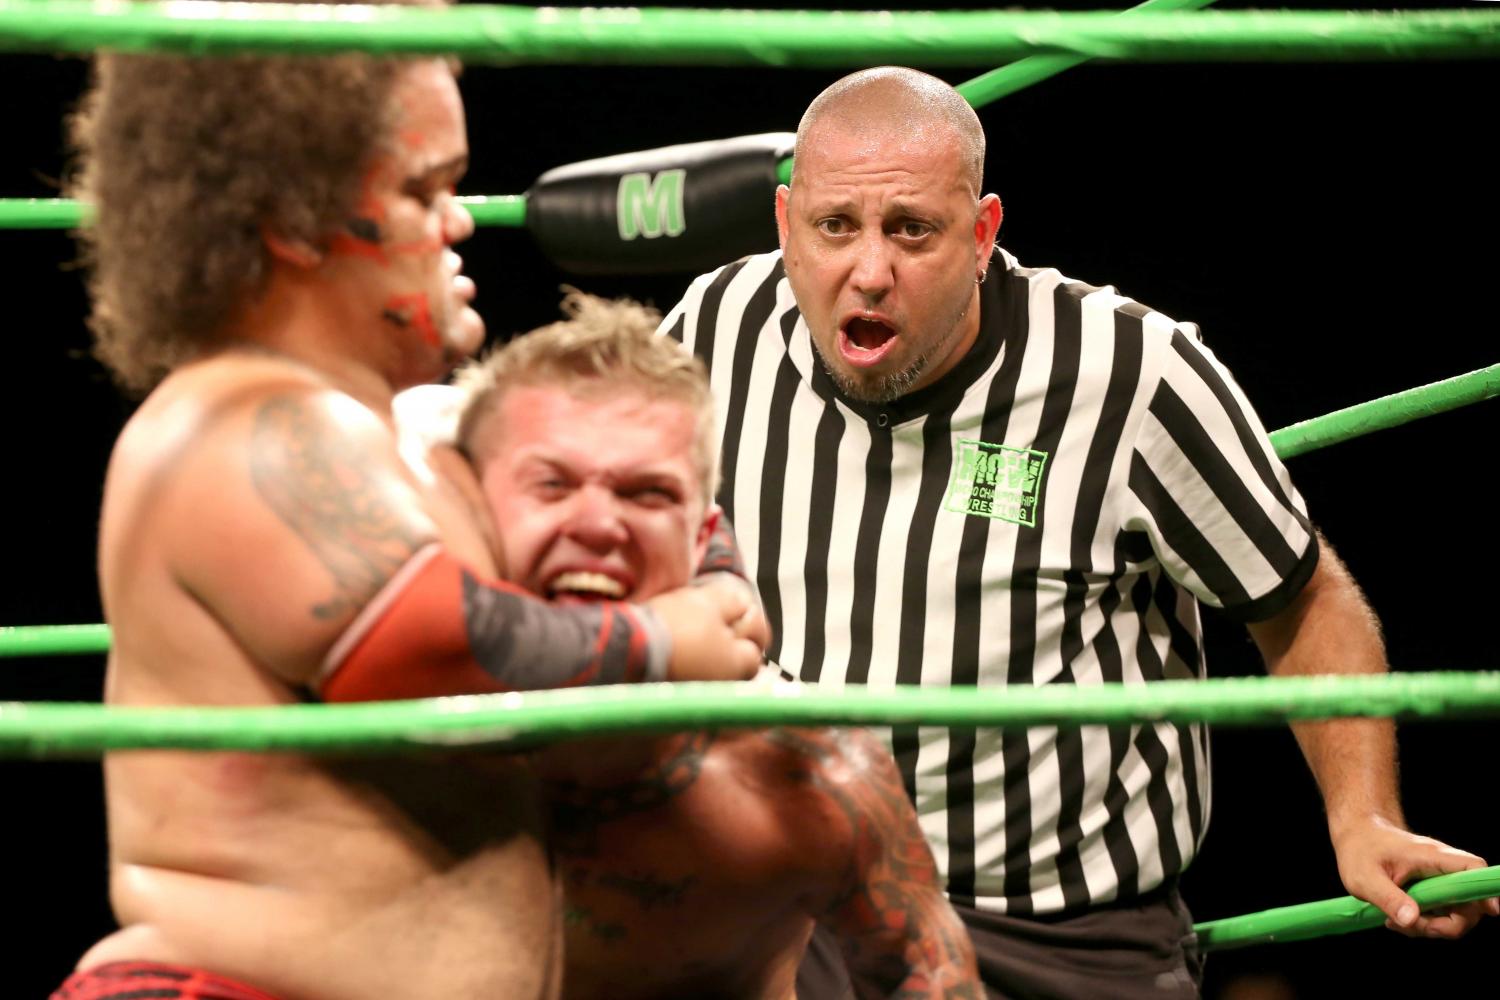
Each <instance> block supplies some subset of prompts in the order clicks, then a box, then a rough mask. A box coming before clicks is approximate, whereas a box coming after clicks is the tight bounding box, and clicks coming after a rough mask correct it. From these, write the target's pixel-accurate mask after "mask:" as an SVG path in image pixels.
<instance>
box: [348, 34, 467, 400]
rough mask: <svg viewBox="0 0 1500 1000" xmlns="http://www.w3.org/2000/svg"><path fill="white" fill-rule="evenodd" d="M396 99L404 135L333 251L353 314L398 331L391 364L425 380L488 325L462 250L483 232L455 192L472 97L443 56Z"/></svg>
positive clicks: (397, 133) (421, 65)
mask: <svg viewBox="0 0 1500 1000" xmlns="http://www.w3.org/2000/svg"><path fill="white" fill-rule="evenodd" d="M391 101H392V103H393V105H394V106H395V112H396V114H395V124H394V128H393V132H394V134H393V135H392V137H391V139H390V142H389V144H388V147H387V148H386V149H384V150H382V151H381V152H379V153H378V154H377V155H376V157H375V159H374V161H373V163H372V164H371V167H370V169H369V170H368V171H367V172H366V174H365V176H364V178H363V179H362V181H361V185H360V191H359V199H358V202H357V204H356V207H355V209H354V213H353V215H352V217H351V218H350V219H348V220H347V222H346V223H345V225H344V227H343V228H342V229H341V230H340V231H338V232H336V233H334V234H333V236H332V237H331V238H330V239H329V240H328V244H327V247H326V250H325V254H326V259H327V267H328V268H329V271H330V274H331V275H332V276H333V277H334V279H335V281H336V282H337V283H338V285H339V287H342V288H344V289H346V290H347V292H346V294H347V296H348V299H349V301H348V304H347V309H348V310H349V311H350V312H351V313H353V314H354V315H356V316H361V317H366V318H368V319H370V320H373V321H374V322H377V323H379V324H380V327H381V328H382V329H384V330H386V331H387V333H388V334H389V336H388V337H385V338H384V339H383V340H382V341H381V343H380V344H379V345H378V349H380V350H383V351H384V352H385V353H386V355H387V357H386V358H385V359H384V360H385V362H386V366H387V367H390V368H391V369H392V370H393V371H394V372H395V373H396V379H397V381H398V382H399V383H401V384H418V383H421V382H427V381H431V380H433V379H434V378H437V377H439V376H441V375H442V374H443V373H444V372H445V371H447V369H448V368H450V367H451V366H452V365H453V364H454V363H455V362H457V361H458V360H460V359H462V358H464V357H467V356H469V355H471V354H473V353H474V352H475V351H477V350H478V349H479V347H480V345H481V344H482V343H483V341H484V322H483V320H481V319H480V318H479V315H478V313H476V312H475V311H474V310H473V308H471V306H470V302H472V300H473V298H474V292H475V288H474V282H473V281H472V280H471V279H469V278H468V277H465V276H464V275H463V274H462V273H461V272H462V268H463V261H462V259H461V258H460V257H459V255H458V254H457V253H455V252H454V251H453V249H452V247H453V245H454V244H456V243H459V242H462V241H463V240H465V239H467V238H468V237H469V235H470V234H471V233H473V231H474V220H473V218H472V217H471V216H470V215H469V213H468V211H467V210H466V209H465V208H464V207H463V206H462V205H460V204H459V203H458V202H457V200H456V199H455V197H454V190H453V189H454V185H455V184H457V182H458V180H459V179H460V178H461V177H462V176H463V174H464V171H465V170H466V169H467V167H468V161H469V147H468V139H467V137H466V134H465V126H464V108H463V101H462V99H461V98H460V97H459V93H458V86H457V84H456V82H455V81H454V79H453V72H452V70H450V69H449V68H448V66H447V64H446V63H444V62H443V61H442V60H437V59H430V60H423V61H421V62H418V63H414V64H412V65H411V66H410V67H409V68H407V69H405V70H404V71H403V72H402V73H401V75H400V76H399V77H398V78H397V80H396V82H395V85H394V87H393V89H392V92H391ZM366 314H369V315H368V316H366Z"/></svg>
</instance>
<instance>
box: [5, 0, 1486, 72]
mask: <svg viewBox="0 0 1500 1000" xmlns="http://www.w3.org/2000/svg"><path fill="white" fill-rule="evenodd" d="M1118 13H1119V12H1118V11H1081V12H1072V13H1056V12H1051V11H973V12H903V11H897V12H890V11H832V12H823V11H754V10H723V11H715V10H667V9H661V8H649V7H645V8H628V7H622V8H580V9H561V8H540V9H536V8H530V7H516V6H508V5H477V4H476V5H465V6H462V7H452V8H447V9H441V10H434V9H423V8H393V7H385V6H365V7H359V6H336V5H309V6H305V7H296V6H289V5H261V4H256V5H254V6H253V7H251V6H246V5H235V4H215V3H210V2H203V3H198V4H193V5H191V7H189V5H187V4H183V5H159V4H152V3H139V2H122V3H111V4H109V5H108V6H96V5H94V4H93V3H91V2H88V0H51V2H49V3H46V4H38V3H36V2H35V0H0V50H10V51H44V52H68V53H84V52H92V51H93V50H95V49H98V48H110V49H115V50H120V51H134V52H140V51H152V52H174V53H183V54H189V55H209V54H224V53H230V52H297V53H303V54H311V53H329V52H340V51H363V52H376V53H382V54H389V55H417V54H424V53H446V54H452V55H456V56H459V57H461V58H463V59H465V60H467V61H469V62H484V63H493V64H499V65H512V66H513V65H523V64H532V63H553V64H555V63H574V62H588V63H615V64H636V65H640V64H650V65H663V64H667V65H671V64H679V65H680V64H688V63H693V64H699V65H717V66H750V65H769V66H777V67H787V66H821V67H833V66H855V65H874V64H879V63H886V62H892V61H900V60H908V61H910V60H912V59H916V60H917V61H918V62H920V63H922V64H923V65H957V66H964V65H974V64H976V63H977V64H983V65H993V64H994V63H995V62H996V61H997V60H998V61H1003V60H1007V59H1016V58H1020V57H1022V56H1026V55H1031V54H1034V53H1040V54H1053V55H1069V56H1079V57H1083V58H1089V59H1093V58H1104V59H1136V60H1153V61H1169V60H1177V61H1182V60H1187V61H1204V60H1232V59H1253V60H1296V59H1301V60H1309V59H1315V60H1329V59H1351V60H1354V59H1357V60H1392V59H1401V60H1406V59H1418V58H1434V57H1443V58H1487V57H1491V56H1494V55H1497V54H1500V12H1495V11H1485V10H1438V11H1405V12H1402V13H1400V14H1390V13H1350V12H1345V11H1283V12H1274V13H1268V12H1261V11H1234V12H1219V13H1215V14H1192V15H1186V16H1185V15H1182V14H1179V13H1172V12H1165V13H1150V12H1148V13H1144V14H1137V15H1134V16H1131V17H1128V18H1121V17H1118V16H1117V15H1118Z"/></svg>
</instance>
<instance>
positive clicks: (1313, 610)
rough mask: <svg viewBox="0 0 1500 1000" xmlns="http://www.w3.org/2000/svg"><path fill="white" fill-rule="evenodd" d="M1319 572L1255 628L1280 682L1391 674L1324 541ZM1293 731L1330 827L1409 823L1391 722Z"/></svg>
mask: <svg viewBox="0 0 1500 1000" xmlns="http://www.w3.org/2000/svg"><path fill="white" fill-rule="evenodd" d="M1320 544H1321V545H1322V551H1321V552H1320V554H1319V560H1318V568H1317V569H1316V570H1315V571H1314V573H1313V576H1312V579H1310V580H1309V581H1308V583H1307V586H1306V587H1305V588H1304V589H1303V591H1302V593H1300V594H1299V595H1298V596H1297V598H1296V600H1294V601H1293V602H1292V604H1291V605H1290V606H1289V607H1288V608H1287V609H1286V610H1285V611H1283V612H1282V613H1281V614H1279V615H1277V616H1276V617H1274V618H1272V619H1270V620H1268V621H1266V622H1261V623H1257V624H1254V625H1252V626H1251V627H1250V631H1251V634H1252V635H1253V636H1254V637H1255V641H1256V644H1257V645H1258V646H1259V647H1260V650H1261V654H1262V655H1263V656H1264V657H1265V659H1266V669H1267V670H1269V671H1270V672H1271V673H1272V674H1274V675H1277V676H1297V675H1306V674H1380V673H1385V672H1386V671H1387V664H1386V657H1385V645H1384V643H1383V642H1382V641H1381V637H1380V623H1379V621H1378V620H1377V619H1376V617H1375V614H1374V612H1372V611H1371V610H1370V607H1369V605H1368V603H1367V602H1366V601H1365V598H1364V595H1363V594H1362V593H1361V592H1360V590H1359V586H1358V585H1357V584H1356V583H1355V582H1354V579H1353V578H1352V577H1351V576H1350V575H1349V572H1348V570H1347V569H1345V567H1344V565H1343V563H1342V562H1341V561H1340V560H1339V558H1338V556H1337V555H1336V554H1335V553H1334V552H1333V550H1332V549H1331V548H1330V547H1329V546H1328V544H1327V542H1326V541H1322V540H1321V538H1320ZM1292 732H1293V733H1294V734H1295V735H1296V737H1297V742H1298V744H1299V745H1300V746H1301V748H1302V753H1303V756H1304V757H1306V758H1307V763H1308V767H1309V768H1311V770H1312V772H1313V777H1314V778H1315V779H1316V780H1317V782H1318V788H1319V790H1320V791H1321V792H1322V794H1323V803H1324V806H1325V808H1326V809H1327V811H1328V824H1329V829H1330V831H1331V832H1332V833H1334V834H1335V837H1336V836H1337V834H1338V832H1339V830H1340V829H1341V828H1343V827H1344V826H1346V825H1348V824H1350V823H1355V822H1360V821H1364V820H1369V819H1372V818H1379V819H1384V820H1386V821H1388V822H1391V823H1394V824H1397V825H1404V823H1403V818H1402V815H1401V803H1400V792H1399V786H1398V782H1397V776H1396V728H1395V724H1394V723H1393V722H1392V721H1391V720H1390V719H1330V720H1326V721H1322V722H1300V723H1296V724H1294V725H1293V726H1292Z"/></svg>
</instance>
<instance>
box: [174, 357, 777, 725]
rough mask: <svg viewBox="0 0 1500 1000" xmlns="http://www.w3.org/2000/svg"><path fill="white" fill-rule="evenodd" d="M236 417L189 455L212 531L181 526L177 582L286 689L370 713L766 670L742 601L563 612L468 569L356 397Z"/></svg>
mask: <svg viewBox="0 0 1500 1000" xmlns="http://www.w3.org/2000/svg"><path fill="white" fill-rule="evenodd" d="M240 409H241V410H242V411H243V412H241V413H240V414H238V415H237V418H234V419H231V418H226V419H224V420H221V421H219V423H220V424H223V425H228V429H225V428H223V427H221V428H220V429H218V430H216V431H215V432H214V436H216V437H217V438H218V440H217V441H209V442H202V443H199V444H197V445H195V454H196V455H197V456H198V460H197V461H196V462H194V463H193V464H192V469H191V470H190V473H189V475H190V477H191V478H192V479H193V480H194V486H195V490H194V491H190V492H196V493H197V494H198V495H197V496H195V497H192V498H191V499H190V501H189V502H188V503H187V504H185V507H186V508H187V510H186V511H185V513H190V512H191V511H192V510H197V511H199V512H201V516H200V520H209V521H210V525H209V526H208V527H207V529H205V528H204V527H203V526H202V525H201V524H199V523H197V522H195V521H193V520H191V519H189V518H186V517H185V518H184V519H183V520H184V523H183V528H182V531H181V532H180V533H179V534H180V535H182V536H185V537H186V541H185V543H184V544H182V545H181V549H182V551H181V553H180V554H179V558H178V560H177V561H178V563H179V567H178V572H179V575H180V577H181V578H182V582H183V585H184V586H185V588H186V589H188V590H189V592H191V593H193V594H194V595H195V596H196V597H197V598H198V599H199V600H200V601H201V602H202V603H203V604H204V605H205V607H207V608H208V609H209V610H210V612H211V613H212V614H213V615H214V616H215V617H216V618H217V619H218V620H219V621H220V622H221V623H223V624H224V626H225V627H226V628H227V629H228V630H229V631H230V632H231V633H232V634H233V635H234V636H235V638H236V639H237V640H238V641H239V642H240V643H241V644H243V645H244V646H245V647H246V649H247V650H248V651H249V652H250V653H251V654H252V655H253V656H254V657H255V658H256V659H257V660H258V661H259V662H261V663H263V664H266V665H267V667H268V669H270V670H272V671H273V672H275V673H277V674H278V675H279V676H281V678H282V679H283V680H285V681H287V682H288V683H290V684H293V685H297V686H306V687H313V688H315V689H321V690H322V692H323V694H324V695H325V696H328V697H331V698H334V699H338V700H363V699H369V698H399V697H422V696H429V695H440V694H458V693H472V692H483V691H496V690H514V689H517V688H536V687H543V688H544V687H556V686H563V685H568V684H577V683H597V682H608V681H613V680H639V679H645V678H647V677H649V676H652V675H653V670H652V669H651V668H652V664H653V662H655V663H656V664H658V665H664V664H667V663H668V662H669V661H668V656H669V655H670V657H671V660H670V665H671V666H672V667H673V668H676V669H678V670H682V669H683V668H686V669H687V670H688V671H689V672H691V670H692V669H694V668H695V667H706V668H708V669H709V670H711V671H717V672H719V673H720V674H721V675H727V676H733V677H742V676H747V675H748V674H749V673H752V672H753V670H754V668H755V666H756V665H757V664H758V662H759V650H758V648H754V644H753V643H749V642H746V641H745V640H741V639H737V638H735V637H734V636H733V633H732V631H731V629H730V625H729V622H731V621H732V620H733V618H734V617H738V616H739V615H740V614H742V613H743V611H744V609H745V604H744V602H743V600H740V601H738V602H735V601H725V600H722V598H723V595H722V594H719V593H710V592H695V593H693V594H689V595H687V598H686V600H678V602H677V603H676V604H675V605H672V606H667V607H665V608H662V609H660V610H659V611H650V610H646V609H643V608H641V607H639V606H630V605H623V604H616V605H595V606H578V607H551V606H549V605H546V604H544V603H542V602H540V601H537V600H536V599H534V598H532V597H530V596H528V595H525V594H524V593H522V592H520V591H519V590H518V589H517V588H514V587H512V586H510V585H508V584H505V583H502V582H499V581H496V580H492V579H489V578H487V577H486V576H485V575H484V574H482V573H476V572H474V571H472V570H470V569H469V568H468V567H467V566H466V565H465V564H463V563H462V562H460V561H459V560H457V559H456V558H454V557H453V555H452V554H451V553H450V552H449V551H448V550H447V549H446V548H445V545H444V539H443V538H442V537H440V534H439V532H438V530H437V528H436V526H435V525H434V523H433V521H432V519H431V518H430V517H429V516H428V513H427V511H426V510H425V508H424V503H423V498H422V496H421V495H420V494H419V493H418V491H417V490H416V488H415V487H414V485H413V483H412V481H411V479H410V478H409V472H408V470H407V468H406V467H405V466H404V465H403V464H402V462H401V459H400V457H399V455H398V453H397V450H396V446H395V441H394V438H393V436H392V435H391V433H390V431H389V429H388V428H387V427H386V425H385V424H384V423H383V422H381V421H380V420H379V419H378V418H377V417H376V416H375V415H374V413H372V412H371V411H370V410H368V409H366V408H364V407H363V406H361V405H359V404H358V403H356V402H354V401H353V400H352V399H350V398H349V397H347V396H343V395H341V394H338V393H333V392H328V391H325V390H320V389H316V388H308V387H305V386H304V387H296V386H293V387H287V388H283V389H280V390H278V391H275V392H264V393H260V394H258V395H253V396H252V398H250V399H248V400H246V401H244V402H242V403H241V404H240ZM216 529H217V530H216ZM678 596H681V595H678ZM695 600H696V601H697V605H696V606H693V604H692V602H693V601H695ZM653 657H655V658H656V659H655V660H654V661H653ZM694 660H696V661H697V662H696V663H694V662H692V661H694ZM661 673H662V672H661V671H660V670H659V669H658V670H657V671H656V672H655V675H656V676H660V675H661Z"/></svg>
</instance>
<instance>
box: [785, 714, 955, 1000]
mask: <svg viewBox="0 0 1500 1000" xmlns="http://www.w3.org/2000/svg"><path fill="white" fill-rule="evenodd" d="M766 735H767V738H768V739H771V740H773V741H774V742H776V743H777V744H779V745H781V746H784V747H787V748H790V749H792V750H795V751H797V752H798V753H800V754H802V755H803V756H805V757H806V758H808V759H809V760H811V761H816V762H818V765H819V766H817V767H813V768H809V769H808V770H807V771H806V772H804V773H803V775H802V776H803V777H804V778H805V779H806V780H809V781H811V782H812V784H813V785H814V786H816V787H817V788H818V789H820V790H821V791H822V792H824V793H825V794H826V795H827V796H828V798H829V799H830V800H832V801H833V803H834V804H836V805H837V807H838V808H839V810H840V812H842V813H843V815H844V817H845V818H846V820H847V821H848V823H849V828H850V830H851V832H852V837H851V846H852V850H851V858H850V862H849V870H848V886H847V888H846V890H845V892H844V893H843V894H842V895H841V897H840V898H838V899H837V900H836V901H835V902H834V904H833V906H832V907H830V909H829V911H828V913H827V914H825V917H824V919H825V920H826V922H827V923H828V925H829V926H830V927H831V928H833V929H835V930H836V931H837V932H838V934H839V937H840V939H841V940H842V941H843V947H844V956H845V959H846V960H847V961H848V964H849V970H850V973H851V975H852V976H853V977H854V979H855V981H856V984H857V986H858V985H859V984H860V983H863V984H864V985H865V986H867V987H868V988H871V989H874V990H876V991H877V993H878V995H879V996H882V997H901V998H919V997H927V998H932V997H959V998H973V1000H980V998H981V997H982V996H983V994H982V992H981V989H980V987H979V985H978V982H977V980H976V979H975V978H974V976H973V973H972V961H973V960H972V958H971V957H970V956H971V952H972V945H971V944H970V943H969V942H968V940H967V936H966V935H965V933H964V929H963V925H962V923H960V922H959V920H958V918H957V917H956V915H955V914H954V913H953V910H952V908H951V907H950V906H949V905H948V901H947V899H946V898H945V897H944V895H943V893H942V889H941V886H940V883H939V880H938V872H937V866H936V864H935V862H934V861H933V858H932V850H931V848H929V847H928V846H927V841H926V839H925V838H924V837H923V835H922V830H921V828H920V827H919V826H918V825H917V817H916V814H915V812H914V811H913V810H912V807H911V802H910V800H908V799H907V797H906V791H905V789H904V788H903V787H902V784H901V777H900V774H899V773H898V772H897V770H896V767H895V764H894V762H893V761H892V760H891V757H890V754H889V753H887V752H886V750H885V747H884V746H882V745H881V744H880V743H879V742H878V741H877V740H876V739H875V738H874V737H873V736H871V735H870V734H869V733H867V732H864V731H863V730H842V729H840V730H783V729H776V730H771V731H770V732H768V733H767V734H766ZM850 770H852V771H853V772H854V777H853V779H852V780H839V778H838V775H839V774H840V773H841V772H842V773H845V774H847V773H848V771H850ZM956 980H966V981H956Z"/></svg>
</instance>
